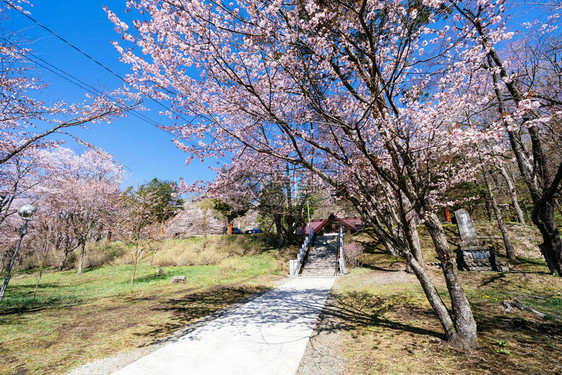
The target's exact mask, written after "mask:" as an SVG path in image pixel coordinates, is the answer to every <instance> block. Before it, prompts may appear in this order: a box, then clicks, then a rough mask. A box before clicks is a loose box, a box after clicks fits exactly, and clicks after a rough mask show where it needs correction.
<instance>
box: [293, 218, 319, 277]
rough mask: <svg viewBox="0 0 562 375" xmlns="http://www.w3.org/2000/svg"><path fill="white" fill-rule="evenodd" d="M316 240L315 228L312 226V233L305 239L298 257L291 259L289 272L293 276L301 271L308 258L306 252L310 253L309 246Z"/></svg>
mask: <svg viewBox="0 0 562 375" xmlns="http://www.w3.org/2000/svg"><path fill="white" fill-rule="evenodd" d="M313 240H314V229H313V228H312V227H310V233H308V236H306V238H305V239H304V243H303V244H302V246H301V249H300V250H299V253H298V254H297V259H291V260H290V261H289V274H290V275H291V276H298V275H299V273H300V272H301V268H302V265H303V264H304V260H305V258H306V254H307V253H308V248H309V247H310V245H311V244H312V241H313Z"/></svg>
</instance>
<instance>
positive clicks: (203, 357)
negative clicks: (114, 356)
mask: <svg viewBox="0 0 562 375" xmlns="http://www.w3.org/2000/svg"><path fill="white" fill-rule="evenodd" d="M334 280H335V278H333V277H330V278H303V277H301V278H295V279H292V280H290V281H288V282H287V283H286V284H284V285H282V286H281V287H279V288H276V289H273V290H271V291H269V292H267V293H265V294H263V295H262V296H260V297H258V298H256V299H254V300H252V301H250V302H248V303H246V304H244V305H242V306H240V307H239V308H237V309H235V310H233V311H231V312H228V313H227V314H225V315H224V316H222V317H220V318H218V319H216V320H213V321H211V322H209V323H207V324H205V325H203V326H201V327H199V328H197V329H195V330H194V331H192V332H190V333H188V334H187V335H185V336H183V337H181V338H179V339H178V340H176V341H174V342H172V343H170V344H168V345H166V346H164V347H162V348H161V349H158V350H157V351H155V352H153V353H151V354H149V355H147V356H146V357H143V358H141V359H139V360H138V361H136V362H133V363H131V364H130V365H128V366H126V367H124V368H122V369H121V370H119V371H117V372H115V373H114V374H116V375H143V374H146V375H148V374H154V375H167V374H190V375H195V374H204V375H211V374H217V375H218V374H221V375H222V374H240V375H242V374H244V375H253V374H255V375H257V374H259V375H265V374H267V375H275V374H279V375H281V374H287V375H288V374H291V375H293V374H295V372H296V371H297V368H298V366H299V362H300V360H301V358H302V356H303V353H304V350H305V348H306V344H307V342H308V339H309V337H310V335H311V334H312V330H313V329H314V326H315V325H316V320H317V319H318V315H319V314H320V311H321V310H322V307H323V306H324V302H325V301H326V297H327V296H328V292H329V291H330V288H331V287H332V284H333V283H334Z"/></svg>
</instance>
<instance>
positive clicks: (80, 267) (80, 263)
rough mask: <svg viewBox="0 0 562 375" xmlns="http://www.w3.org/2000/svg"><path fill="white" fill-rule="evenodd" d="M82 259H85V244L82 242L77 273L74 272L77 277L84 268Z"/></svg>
mask: <svg viewBox="0 0 562 375" xmlns="http://www.w3.org/2000/svg"><path fill="white" fill-rule="evenodd" d="M84 258H86V242H82V246H81V248H80V260H79V261H78V271H77V272H76V273H77V274H78V275H81V274H82V268H83V267H84Z"/></svg>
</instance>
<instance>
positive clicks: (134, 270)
mask: <svg viewBox="0 0 562 375" xmlns="http://www.w3.org/2000/svg"><path fill="white" fill-rule="evenodd" d="M139 257H140V253H139V246H138V245H137V246H136V248H135V257H134V259H133V274H132V275H131V286H133V283H134V282H135V273H136V272H137V263H138V261H139Z"/></svg>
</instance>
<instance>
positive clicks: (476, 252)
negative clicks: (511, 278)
mask: <svg viewBox="0 0 562 375" xmlns="http://www.w3.org/2000/svg"><path fill="white" fill-rule="evenodd" d="M457 252H458V254H457V265H458V267H459V269H461V270H465V271H504V266H503V265H501V264H499V262H497V261H496V254H495V252H494V247H493V246H490V245H485V244H484V243H483V242H480V241H461V243H460V244H459V247H458V250H457Z"/></svg>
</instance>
